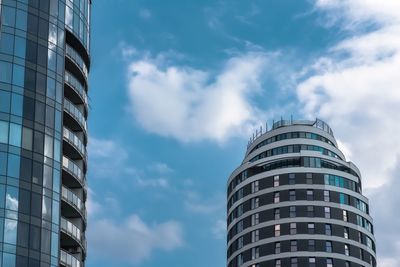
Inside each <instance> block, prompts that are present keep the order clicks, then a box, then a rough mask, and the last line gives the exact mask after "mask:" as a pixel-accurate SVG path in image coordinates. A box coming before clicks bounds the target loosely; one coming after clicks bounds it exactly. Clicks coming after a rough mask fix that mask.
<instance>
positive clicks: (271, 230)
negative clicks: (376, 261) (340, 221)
mask: <svg viewBox="0 0 400 267" xmlns="http://www.w3.org/2000/svg"><path fill="white" fill-rule="evenodd" d="M252 223H254V224H253V226H254V225H256V224H257V223H258V222H257V221H255V220H253V218H252ZM240 227H243V226H242V225H241V226H240ZM305 234H308V235H326V236H336V237H341V238H344V239H348V240H352V241H356V242H359V243H360V244H363V245H365V246H366V247H368V248H370V249H371V250H373V251H375V244H374V241H373V240H372V239H371V238H370V237H369V236H368V235H365V234H364V233H362V232H360V231H358V230H356V229H353V228H349V227H345V226H341V225H336V224H329V223H315V222H308V223H307V222H297V223H296V222H293V223H286V224H276V225H273V226H267V227H263V228H259V229H255V230H253V231H251V232H248V233H245V234H243V235H241V236H239V237H238V238H237V239H236V240H235V241H233V242H232V243H231V245H230V246H229V248H228V256H230V255H232V254H233V253H234V252H235V251H237V250H239V249H241V248H242V247H244V246H246V245H248V244H251V243H255V242H258V241H259V240H265V239H268V238H273V237H279V236H290V235H305ZM228 240H229V239H228ZM301 242H305V241H301ZM318 242H324V240H320V241H318ZM302 250H305V251H306V250H307V248H306V247H305V246H303V247H302Z"/></svg>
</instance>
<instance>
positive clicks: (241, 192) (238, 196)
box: [237, 188, 243, 199]
mask: <svg viewBox="0 0 400 267" xmlns="http://www.w3.org/2000/svg"><path fill="white" fill-rule="evenodd" d="M242 198H243V188H240V189H239V190H238V191H237V199H242Z"/></svg>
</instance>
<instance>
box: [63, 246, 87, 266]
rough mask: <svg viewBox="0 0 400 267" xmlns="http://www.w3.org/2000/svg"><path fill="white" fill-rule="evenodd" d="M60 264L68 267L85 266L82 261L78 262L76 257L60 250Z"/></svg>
mask: <svg viewBox="0 0 400 267" xmlns="http://www.w3.org/2000/svg"><path fill="white" fill-rule="evenodd" d="M60 262H61V264H63V265H65V266H68V267H82V266H83V264H82V263H81V261H80V260H78V259H77V258H76V257H75V256H73V255H72V254H70V253H68V252H67V251H65V250H63V249H61V250H60Z"/></svg>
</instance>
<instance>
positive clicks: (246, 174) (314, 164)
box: [228, 157, 359, 194]
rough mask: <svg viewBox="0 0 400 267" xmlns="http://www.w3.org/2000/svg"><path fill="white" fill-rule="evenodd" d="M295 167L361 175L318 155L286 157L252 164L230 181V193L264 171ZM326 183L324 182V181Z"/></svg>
mask: <svg viewBox="0 0 400 267" xmlns="http://www.w3.org/2000/svg"><path fill="white" fill-rule="evenodd" d="M293 167H306V168H323V169H333V170H338V171H342V172H346V173H349V174H351V175H354V176H356V177H359V176H358V174H357V173H356V172H355V171H354V170H353V169H351V168H349V167H347V166H345V165H342V164H338V163H333V162H330V161H327V160H325V159H321V158H316V157H295V158H289V159H284V160H278V161H274V162H272V163H267V164H264V165H261V166H257V165H256V166H252V167H250V168H248V169H246V170H244V171H243V172H241V173H240V174H238V175H237V176H236V177H235V178H234V179H232V181H231V182H230V184H229V186H228V194H229V193H230V192H232V190H233V189H234V188H235V187H236V186H238V185H239V184H241V183H242V182H243V181H244V180H246V179H248V178H250V177H252V176H254V175H257V174H260V173H263V172H267V171H272V170H276V169H282V168H293ZM323 183H324V182H323Z"/></svg>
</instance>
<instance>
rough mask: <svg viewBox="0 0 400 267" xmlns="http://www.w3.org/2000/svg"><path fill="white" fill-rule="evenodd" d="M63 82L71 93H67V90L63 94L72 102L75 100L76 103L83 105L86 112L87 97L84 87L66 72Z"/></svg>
mask: <svg viewBox="0 0 400 267" xmlns="http://www.w3.org/2000/svg"><path fill="white" fill-rule="evenodd" d="M64 80H65V84H66V85H67V86H68V87H69V88H71V89H72V91H73V93H72V92H69V90H66V91H65V92H64V94H65V95H66V96H67V97H68V98H69V99H72V100H75V101H76V102H80V103H82V104H84V106H85V109H86V111H87V109H88V103H89V102H88V96H87V92H86V89H85V87H84V86H83V85H82V83H81V82H80V81H79V80H78V79H77V78H75V77H74V75H73V74H71V73H70V72H68V71H65V75H64Z"/></svg>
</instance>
